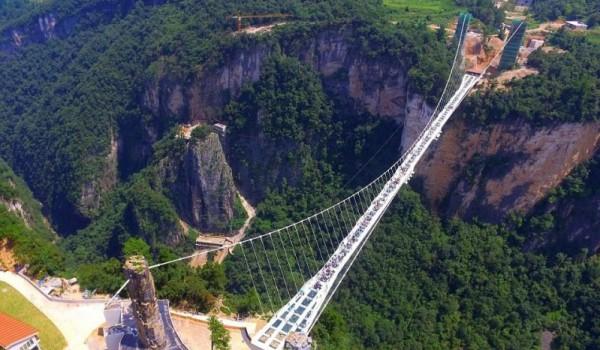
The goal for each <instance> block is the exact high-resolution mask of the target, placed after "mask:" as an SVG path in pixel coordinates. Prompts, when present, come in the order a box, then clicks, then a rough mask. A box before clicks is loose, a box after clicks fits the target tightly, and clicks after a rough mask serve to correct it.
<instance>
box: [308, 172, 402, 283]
mask: <svg viewBox="0 0 600 350" xmlns="http://www.w3.org/2000/svg"><path fill="white" fill-rule="evenodd" d="M400 170H401V171H402V172H405V171H406V170H407V169H406V170H404V168H401V169H400ZM400 181H401V180H400V177H394V178H392V181H391V182H390V183H389V184H387V185H386V186H385V187H384V190H383V191H382V192H381V194H380V198H379V199H377V200H376V201H375V204H374V205H373V209H370V210H368V211H367V212H366V213H365V215H364V217H363V219H362V220H360V221H359V223H360V224H359V226H358V228H357V229H356V230H355V231H354V232H353V233H352V234H351V235H350V236H348V237H346V238H344V239H343V241H342V243H341V249H340V250H339V252H337V253H334V254H333V255H332V257H331V258H330V259H329V260H328V261H327V262H326V263H325V265H324V266H323V268H322V269H321V271H320V272H319V274H318V275H317V282H316V283H315V284H314V285H313V289H315V290H319V289H321V288H322V287H323V283H327V282H329V281H330V280H331V278H332V276H333V274H334V273H335V269H336V268H337V267H338V266H339V264H340V262H341V261H342V259H344V258H345V257H346V256H347V255H348V254H350V252H352V251H354V250H353V249H352V247H353V246H354V245H355V244H356V243H357V242H358V241H359V240H360V239H361V235H363V234H364V233H366V230H367V228H368V226H369V224H370V223H371V220H373V218H374V217H375V214H376V213H377V212H378V211H379V210H380V209H381V208H382V207H383V205H384V204H385V200H386V199H387V197H388V196H389V195H390V194H391V193H392V191H394V190H395V189H396V188H397V187H399V186H400Z"/></svg>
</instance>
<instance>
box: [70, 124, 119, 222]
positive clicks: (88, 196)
mask: <svg viewBox="0 0 600 350" xmlns="http://www.w3.org/2000/svg"><path fill="white" fill-rule="evenodd" d="M118 154H119V143H118V142H117V139H116V138H115V137H114V133H113V134H111V140H110V151H109V153H108V155H107V156H106V158H105V159H104V169H103V171H102V176H99V177H97V178H96V179H94V180H93V181H90V182H87V183H85V184H83V186H82V189H81V196H80V198H79V211H80V212H81V213H82V214H84V215H85V216H91V215H92V214H93V213H94V212H95V211H97V210H98V209H99V208H100V198H101V197H102V194H103V193H106V192H108V191H110V190H112V189H113V188H114V187H115V186H116V184H117V181H118V169H117V168H118Z"/></svg>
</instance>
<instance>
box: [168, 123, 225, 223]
mask: <svg viewBox="0 0 600 350" xmlns="http://www.w3.org/2000/svg"><path fill="white" fill-rule="evenodd" d="M159 168H160V172H161V175H160V178H161V179H162V180H163V181H164V183H163V186H164V187H165V188H166V189H167V192H168V195H169V197H170V198H171V200H172V201H173V203H174V204H175V207H176V208H177V211H178V214H179V215H180V216H181V218H182V219H183V220H184V221H186V222H187V223H188V224H190V225H192V226H194V227H195V228H198V229H200V230H202V231H205V232H229V231H228V224H229V223H230V222H231V220H232V219H233V217H234V214H235V212H234V211H235V209H234V208H235V204H234V203H235V199H236V196H237V191H236V188H235V184H234V182H233V175H232V172H231V168H230V167H229V165H228V163H227V161H226V159H225V153H224V152H223V147H222V145H221V142H220V140H219V137H218V136H217V134H215V133H210V134H208V135H207V136H206V137H205V138H204V139H201V140H197V139H194V137H192V138H191V139H190V140H188V141H186V145H185V150H184V151H183V154H182V155H181V156H180V157H169V158H166V159H163V160H162V161H161V163H160V165H159Z"/></svg>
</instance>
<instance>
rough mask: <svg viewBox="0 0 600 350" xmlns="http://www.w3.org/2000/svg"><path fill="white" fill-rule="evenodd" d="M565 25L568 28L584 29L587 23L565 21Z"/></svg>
mask: <svg viewBox="0 0 600 350" xmlns="http://www.w3.org/2000/svg"><path fill="white" fill-rule="evenodd" d="M566 23H567V27H568V28H570V29H580V30H586V29H587V28H588V26H587V24H585V23H583V22H579V21H567V22H566Z"/></svg>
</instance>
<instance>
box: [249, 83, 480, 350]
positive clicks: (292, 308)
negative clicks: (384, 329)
mask: <svg viewBox="0 0 600 350" xmlns="http://www.w3.org/2000/svg"><path fill="white" fill-rule="evenodd" d="M478 81H479V76H474V75H470V74H466V75H464V76H463V78H462V81H461V84H460V86H459V88H458V89H457V91H456V92H455V93H454V95H453V96H452V98H451V99H450V100H449V102H448V103H447V104H446V105H445V106H444V108H443V109H442V110H441V111H440V113H438V115H437V116H435V119H434V120H433V121H432V122H431V123H429V124H428V125H427V127H426V128H425V129H424V130H423V132H422V133H421V135H420V137H419V138H418V139H417V141H416V143H415V144H414V146H413V147H412V148H411V149H409V150H408V151H407V156H406V158H405V160H404V161H403V162H402V164H401V165H400V166H399V167H398V168H397V169H396V171H395V173H394V175H393V176H391V178H390V180H389V181H387V183H386V184H385V185H384V187H383V189H382V191H381V192H380V193H379V194H378V195H377V197H375V199H374V200H373V201H372V202H371V204H370V206H369V208H368V209H367V210H366V211H365V213H364V214H363V215H362V216H361V217H360V219H359V220H358V221H357V223H356V224H355V226H354V227H353V228H352V230H351V231H350V232H349V234H348V235H347V236H346V237H345V238H344V239H343V240H342V242H341V243H340V245H339V246H338V247H337V249H336V250H335V252H334V253H333V254H332V255H331V257H330V258H329V260H328V261H327V263H325V265H324V266H323V268H321V270H319V272H318V273H317V274H316V275H315V276H313V277H312V278H311V279H309V280H308V281H307V282H306V283H305V284H304V285H303V286H302V288H300V290H299V291H298V293H297V294H296V295H295V296H294V297H292V298H291V299H290V301H288V303H287V304H286V305H285V306H284V307H282V308H281V309H280V310H279V311H277V313H276V314H275V315H274V316H273V317H272V318H271V320H270V321H269V322H268V323H267V325H266V326H265V327H264V328H263V329H261V330H260V331H259V332H258V333H257V334H256V335H255V336H254V337H253V339H252V345H254V346H255V347H257V348H259V349H274V350H280V349H282V348H283V346H284V343H285V338H286V337H287V335H288V334H289V333H291V332H304V333H309V332H310V330H311V329H312V327H313V326H314V324H315V323H316V320H317V319H318V317H319V315H320V313H321V312H322V310H323V309H324V307H325V306H326V305H327V303H328V301H329V299H330V298H331V297H332V296H333V293H334V292H335V290H336V289H337V286H338V285H339V283H341V279H342V277H343V274H345V272H346V271H347V269H348V268H349V267H350V265H351V264H352V262H353V261H354V259H355V257H356V255H357V254H358V253H359V252H360V250H361V249H362V247H363V246H364V244H365V243H366V241H367V240H368V238H369V236H370V235H371V233H372V232H373V229H374V228H375V226H376V225H377V223H378V222H379V220H380V219H381V217H382V216H383V214H384V213H385V211H386V209H387V208H388V206H389V205H390V204H391V202H392V200H393V198H394V197H395V196H396V194H397V193H398V191H399V190H400V188H401V187H402V185H404V184H405V183H407V182H408V180H409V179H410V177H411V176H412V174H413V172H414V168H415V166H416V165H417V163H418V161H419V160H420V159H421V157H422V156H423V154H424V153H425V151H426V150H427V148H428V147H429V145H430V144H431V143H432V142H433V140H434V139H436V138H437V137H439V136H440V135H441V132H442V127H443V126H444V124H445V123H446V122H447V121H448V119H449V118H450V116H451V115H452V113H454V111H455V110H456V108H457V107H458V106H459V105H460V102H461V101H462V100H463V99H464V98H465V96H466V95H467V93H468V92H469V91H470V90H471V88H472V87H473V86H474V85H475V84H476V83H477V82H478Z"/></svg>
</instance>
